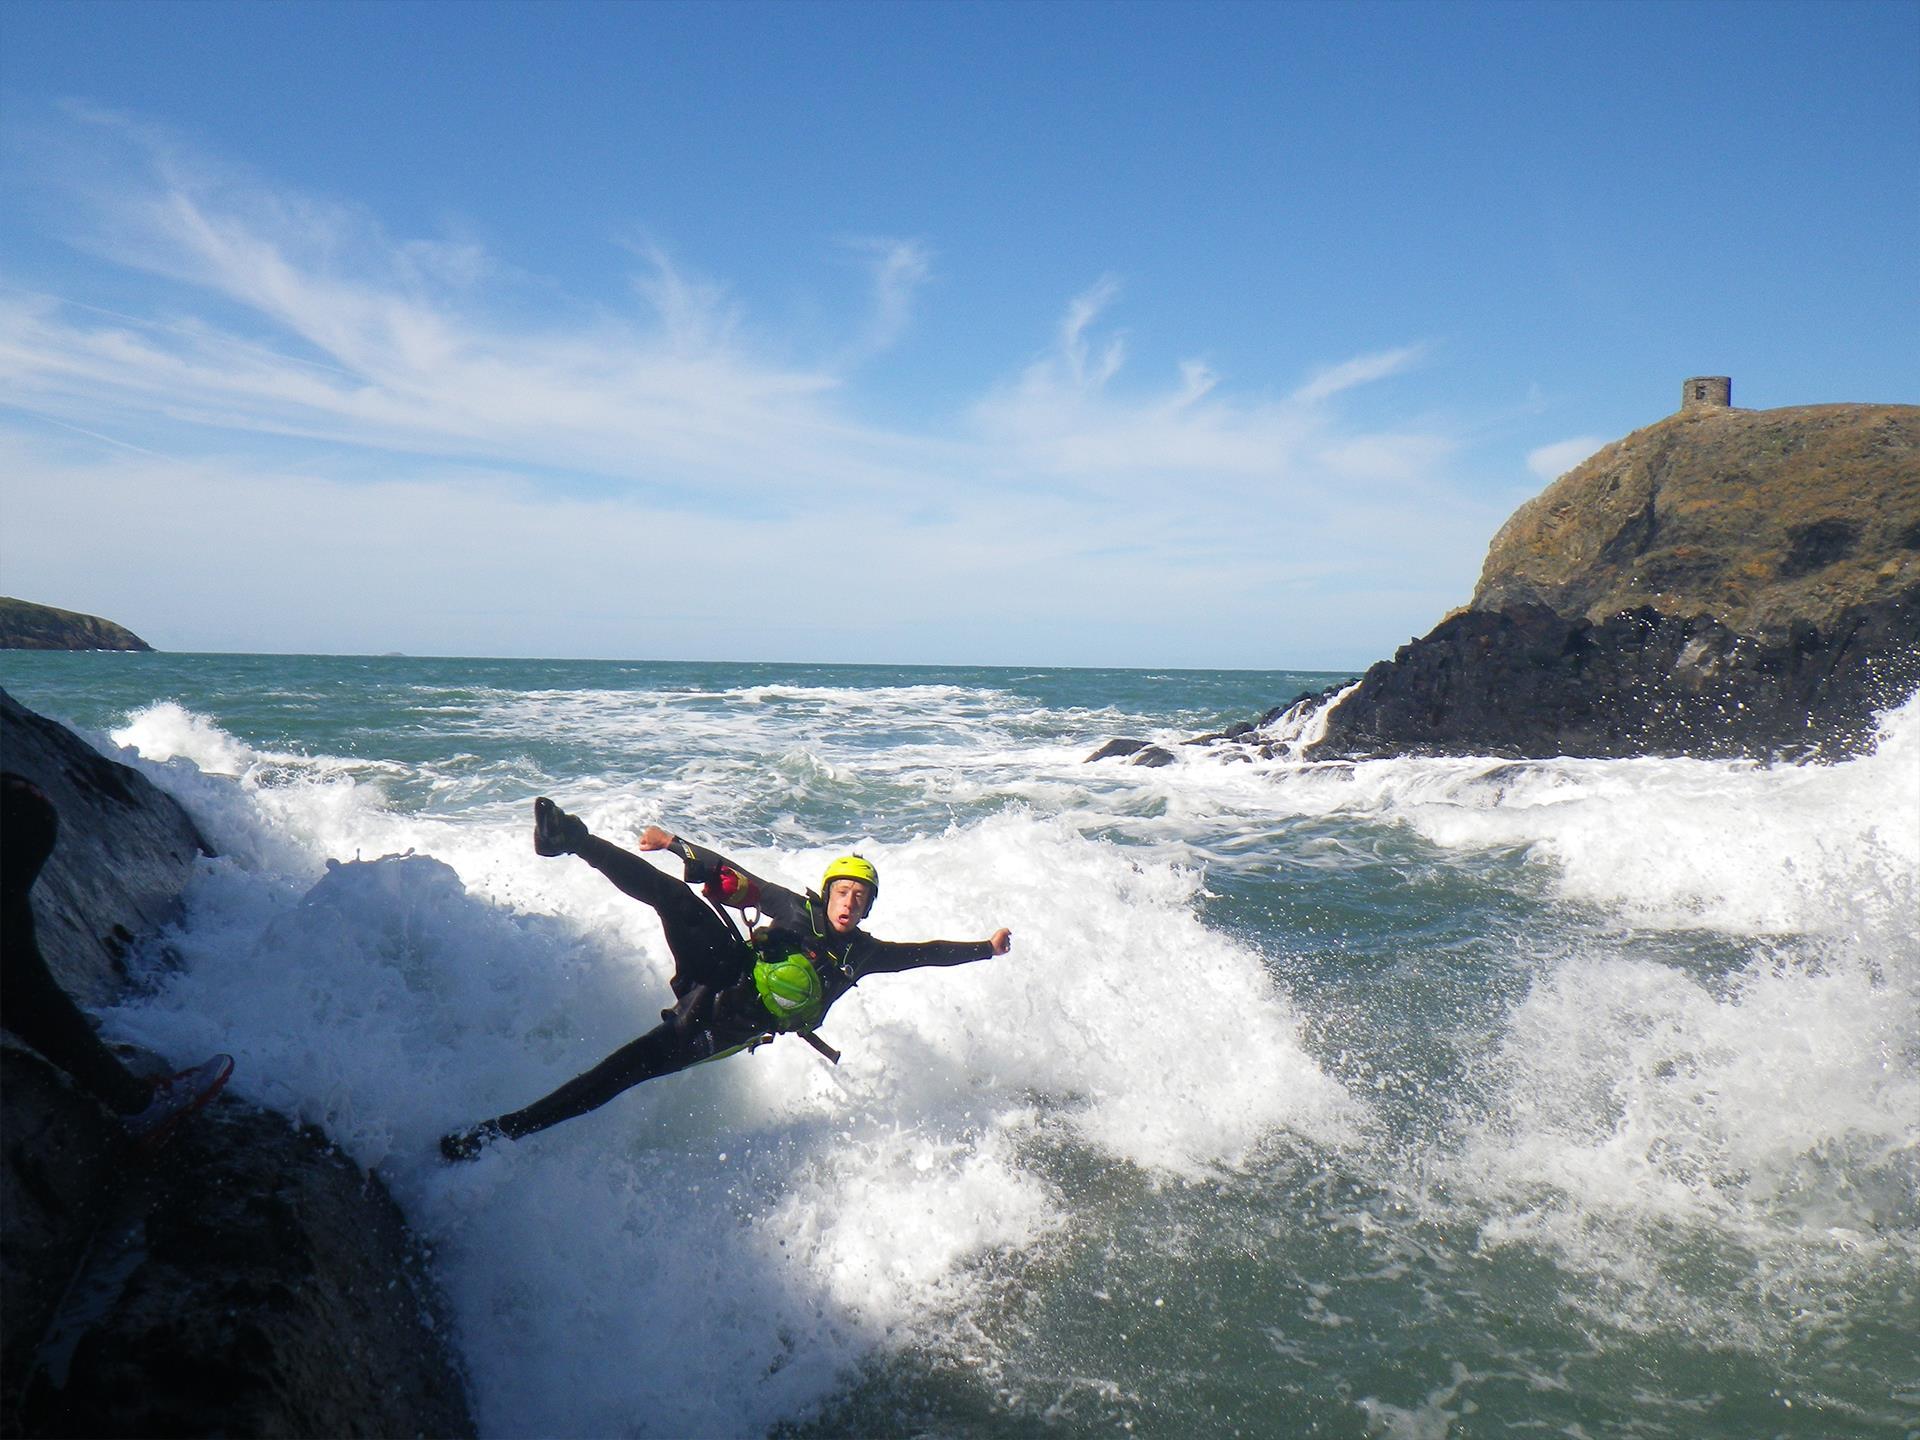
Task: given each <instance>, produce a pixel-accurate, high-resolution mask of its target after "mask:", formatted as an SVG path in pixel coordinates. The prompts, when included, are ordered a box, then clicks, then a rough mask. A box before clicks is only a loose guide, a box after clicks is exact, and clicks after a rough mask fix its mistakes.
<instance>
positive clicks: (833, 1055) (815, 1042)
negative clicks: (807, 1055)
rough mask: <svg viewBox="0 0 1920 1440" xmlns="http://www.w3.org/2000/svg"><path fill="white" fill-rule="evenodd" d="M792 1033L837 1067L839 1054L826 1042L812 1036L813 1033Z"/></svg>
mask: <svg viewBox="0 0 1920 1440" xmlns="http://www.w3.org/2000/svg"><path fill="white" fill-rule="evenodd" d="M793 1033H794V1034H796V1035H798V1036H799V1037H800V1038H801V1039H802V1040H804V1041H806V1042H807V1044H809V1045H811V1046H812V1047H813V1048H814V1049H816V1050H818V1051H819V1052H820V1053H821V1054H822V1055H824V1056H826V1057H827V1059H828V1060H829V1061H831V1062H832V1063H833V1064H835V1065H838V1064H839V1063H840V1052H839V1051H838V1050H836V1049H834V1048H833V1047H832V1046H831V1045H829V1044H827V1042H826V1041H824V1040H822V1039H821V1038H820V1037H819V1036H818V1035H816V1034H814V1033H813V1031H811V1030H796V1031H794V1032H793Z"/></svg>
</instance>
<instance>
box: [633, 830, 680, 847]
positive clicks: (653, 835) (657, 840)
mask: <svg viewBox="0 0 1920 1440" xmlns="http://www.w3.org/2000/svg"><path fill="white" fill-rule="evenodd" d="M672 843H673V836H671V835H669V834H668V833H667V832H666V831H665V830H662V829H661V828H660V827H659V826H658V825H649V826H647V828H646V829H644V830H642V831H641V832H640V848H641V849H642V850H664V849H666V848H667V846H669V845H671V844H672Z"/></svg>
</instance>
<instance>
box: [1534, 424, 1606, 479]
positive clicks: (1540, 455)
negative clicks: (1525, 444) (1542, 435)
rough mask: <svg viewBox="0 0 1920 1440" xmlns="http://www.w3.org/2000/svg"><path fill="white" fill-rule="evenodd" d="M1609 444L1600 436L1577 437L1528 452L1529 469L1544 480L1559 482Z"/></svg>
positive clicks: (1557, 441)
mask: <svg viewBox="0 0 1920 1440" xmlns="http://www.w3.org/2000/svg"><path fill="white" fill-rule="evenodd" d="M1606 443H1607V442H1606V441H1605V440H1603V439H1601V438H1600V437H1599V436H1598V435H1576V436H1574V437H1573V439H1571V440H1556V441H1554V442H1553V444H1551V445H1542V446H1541V447H1540V448H1539V449H1537V450H1529V451H1528V452H1527V469H1529V470H1531V471H1532V472H1533V473H1534V474H1535V475H1538V476H1539V477H1540V478H1541V479H1542V480H1557V479H1559V478H1560V477H1561V476H1562V475H1564V474H1566V473H1567V471H1569V470H1571V469H1572V468H1573V467H1574V466H1576V465H1578V464H1579V463H1580V462H1581V461H1582V460H1585V459H1586V458H1587V457H1588V456H1589V455H1592V454H1593V453H1595V452H1596V451H1597V450H1599V449H1600V448H1601V447H1602V446H1603V445H1605V444H1606Z"/></svg>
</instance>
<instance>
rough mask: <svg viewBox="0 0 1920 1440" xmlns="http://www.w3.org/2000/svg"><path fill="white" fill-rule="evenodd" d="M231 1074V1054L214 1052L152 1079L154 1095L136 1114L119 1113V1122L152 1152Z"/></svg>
mask: <svg viewBox="0 0 1920 1440" xmlns="http://www.w3.org/2000/svg"><path fill="white" fill-rule="evenodd" d="M232 1074H233V1057H232V1056H231V1055H215V1056H214V1057H213V1058H212V1059H210V1060H203V1061H201V1062H200V1063H199V1064H198V1065H196V1066H194V1067H193V1068H192V1069H191V1070H177V1071H175V1072H174V1073H173V1074H171V1075H165V1076H162V1077H161V1078H160V1079H158V1080H156V1081H154V1082H153V1098H152V1099H151V1100H149V1101H148V1102H147V1108H146V1109H144V1110H142V1111H141V1112H140V1113H139V1114H138V1115H126V1116H123V1117H121V1121H120V1123H121V1124H122V1125H124V1126H126V1128H127V1133H128V1134H129V1135H131V1136H132V1137H133V1139H134V1143H135V1144H136V1145H138V1146H139V1148H140V1149H141V1150H142V1151H144V1152H146V1153H148V1154H151V1153H152V1152H153V1151H155V1150H158V1149H159V1148H160V1147H161V1146H162V1145H165V1144H166V1143H167V1141H169V1140H171V1139H172V1138H173V1133H174V1131H176V1130H178V1129H179V1128H180V1126H181V1125H182V1124H183V1123H185V1121H186V1120H187V1118H188V1117H189V1116H191V1115H194V1114H196V1113H198V1112H199V1111H201V1110H204V1109H205V1108H206V1107H207V1105H208V1103H209V1102H210V1101H211V1100H212V1099H213V1097H214V1096H216V1095H218V1094H219V1093H220V1091H221V1090H222V1089H223V1088H224V1087H225V1085H226V1083H227V1078H228V1077H229V1076H230V1075H232Z"/></svg>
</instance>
